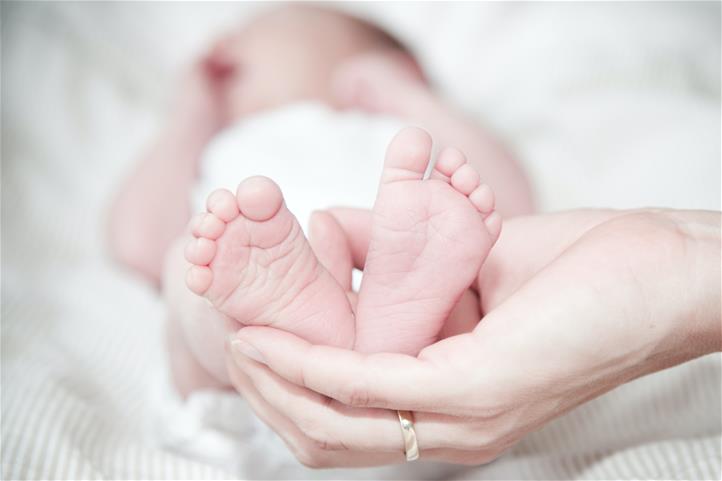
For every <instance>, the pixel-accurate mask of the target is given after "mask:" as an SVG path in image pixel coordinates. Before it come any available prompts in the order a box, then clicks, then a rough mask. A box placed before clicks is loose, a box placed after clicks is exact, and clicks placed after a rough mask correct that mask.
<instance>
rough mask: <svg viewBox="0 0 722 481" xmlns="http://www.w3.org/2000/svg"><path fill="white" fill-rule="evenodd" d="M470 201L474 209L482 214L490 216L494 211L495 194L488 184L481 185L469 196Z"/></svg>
mask: <svg viewBox="0 0 722 481" xmlns="http://www.w3.org/2000/svg"><path fill="white" fill-rule="evenodd" d="M469 200H470V201H471V203H472V204H474V207H476V208H477V210H478V211H479V212H481V213H482V214H488V213H489V212H491V211H492V210H494V203H495V200H494V192H493V191H492V190H491V187H489V186H488V185H486V184H481V185H480V186H479V187H477V188H476V189H474V190H473V191H472V192H471V194H469Z"/></svg>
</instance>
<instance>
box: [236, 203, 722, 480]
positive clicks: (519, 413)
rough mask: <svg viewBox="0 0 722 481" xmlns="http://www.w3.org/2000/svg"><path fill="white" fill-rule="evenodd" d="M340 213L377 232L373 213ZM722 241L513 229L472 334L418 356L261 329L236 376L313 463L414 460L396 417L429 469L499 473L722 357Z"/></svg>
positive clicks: (588, 219) (650, 226)
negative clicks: (529, 447) (675, 373)
mask: <svg viewBox="0 0 722 481" xmlns="http://www.w3.org/2000/svg"><path fill="white" fill-rule="evenodd" d="M339 214H340V215H339ZM334 216H335V217H336V219H337V223H338V224H339V225H341V226H345V225H351V226H354V229H355V232H357V233H359V232H361V231H362V228H361V227H360V226H362V225H363V223H364V221H363V219H362V217H363V216H364V215H363V213H362V212H351V211H349V210H343V211H339V210H337V211H336V212H334ZM366 218H368V216H366ZM366 226H367V227H369V228H370V226H369V224H368V223H366ZM543 228H546V229H547V232H548V233H549V235H548V236H542V238H539V239H537V241H536V242H533V243H530V242H525V239H528V238H529V237H530V236H534V235H537V234H538V233H539V232H540V231H541V230H542V229H543ZM361 236H362V237H363V234H361ZM505 236H506V237H505ZM365 237H366V239H368V237H369V233H368V232H367V234H366V236H365ZM349 245H351V246H353V245H356V243H351V242H349ZM719 245H720V213H719V212H703V211H671V210H653V209H644V210H639V211H626V212H625V211H572V212H562V213H557V214H551V215H544V216H535V217H525V218H517V219H511V220H510V221H509V222H507V226H506V227H505V230H504V233H503V234H502V236H501V238H500V239H499V244H498V248H496V249H494V251H493V253H492V255H491V256H490V258H489V259H488V260H487V263H486V264H485V269H486V268H487V267H488V268H493V271H494V273H495V274H494V275H495V276H496V280H497V282H496V286H497V290H498V292H497V293H493V292H492V289H493V288H492V287H491V286H488V289H489V290H488V291H486V292H485V293H488V294H489V296H488V297H489V298H493V299H495V301H493V302H490V303H489V309H490V310H489V312H488V314H487V316H486V317H485V319H484V322H482V323H480V324H479V325H478V326H477V327H476V328H475V329H474V330H473V331H472V332H469V333H466V334H463V335H459V336H456V337H454V338H451V339H446V340H444V341H441V342H438V343H436V344H434V345H432V346H429V347H427V348H425V349H424V350H423V351H422V353H421V354H420V355H419V356H418V357H417V358H412V357H409V356H403V355H394V354H382V355H378V354H362V353H358V352H350V351H346V350H340V349H334V348H329V347H325V346H312V345H309V343H308V342H306V341H304V340H302V339H299V338H297V337H294V336H292V335H289V334H288V333H284V332H281V331H278V330H273V329H266V328H258V327H251V328H248V329H241V330H240V332H239V333H238V334H237V338H236V340H233V341H232V342H231V343H230V346H229V354H230V355H229V356H228V366H229V371H230V376H231V380H232V382H233V384H234V386H235V387H236V389H238V390H239V392H241V393H242V394H243V395H244V396H245V397H246V399H248V402H249V404H250V405H251V406H253V409H254V410H255V411H256V412H257V413H258V415H259V416H260V417H261V418H262V419H264V420H265V421H266V422H267V423H268V424H269V425H270V426H272V428H273V429H274V430H275V431H276V432H277V433H278V434H279V435H280V436H281V437H282V438H283V439H284V440H285V441H286V443H287V444H288V445H289V446H290V447H291V449H292V451H293V452H294V454H295V455H296V456H297V458H298V459H299V461H301V462H302V463H303V464H306V465H308V466H312V467H316V468H330V467H351V466H375V465H382V464H390V463H397V462H403V459H404V458H403V448H402V443H401V439H400V437H399V436H398V429H399V427H398V418H397V417H396V415H395V413H394V410H396V409H404V410H412V411H413V412H414V417H415V426H416V432H417V435H418V438H419V441H420V445H421V458H422V459H426V460H429V461H433V460H436V461H442V462H453V463H464V464H481V463H487V462H489V461H491V460H492V459H494V458H496V457H498V456H499V455H500V454H502V453H503V452H504V451H506V450H507V449H509V448H510V447H511V446H513V445H514V444H515V443H516V442H517V441H519V440H520V439H522V438H523V437H524V436H526V435H527V434H529V433H530V432H532V431H535V430H537V429H539V428H541V427H542V426H544V425H545V424H547V423H548V422H549V421H550V420H552V419H554V418H556V417H558V416H560V415H562V414H564V413H565V412H567V411H569V410H571V409H573V408H574V407H576V406H578V405H580V404H583V403H585V402H587V401H589V400H591V399H593V398H595V397H597V396H599V395H601V394H603V393H605V392H607V391H609V390H612V389H614V388H616V387H617V386H619V385H621V384H624V383H626V382H629V381H633V380H634V379H636V378H638V377H640V376H643V375H645V374H649V373H652V372H656V371H659V370H662V369H665V368H668V367H670V366H674V365H677V364H681V363H683V362H686V361H688V360H690V359H694V358H696V357H698V356H701V355H705V354H708V353H712V352H719V351H720V350H721V349H722V336H720V329H719V322H720V315H721V313H720V290H719V279H720V249H719ZM360 255H362V253H360V252H351V256H352V258H354V259H357V258H358V257H359V256H360ZM540 340H545V341H546V342H539V341H540ZM430 386H432V387H433V389H429V387H430ZM422 440H423V442H422Z"/></svg>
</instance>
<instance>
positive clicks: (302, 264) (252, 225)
mask: <svg viewBox="0 0 722 481" xmlns="http://www.w3.org/2000/svg"><path fill="white" fill-rule="evenodd" d="M193 235H194V236H195V238H194V239H193V240H191V241H190V242H189V244H188V246H187V247H186V250H185V257H186V260H187V261H188V262H190V263H191V264H193V265H192V267H191V268H190V269H189V270H188V274H187V277H186V284H187V285H188V288H189V289H190V290H191V291H193V292H195V293H196V294H199V295H203V296H205V297H206V299H208V300H209V301H210V302H211V303H212V304H213V305H214V306H215V307H216V308H217V309H218V310H219V311H220V312H222V313H223V314H225V315H227V316H229V317H231V318H232V319H234V320H236V321H237V322H239V323H241V324H244V325H272V326H274V327H278V328H279V329H284V330H287V331H289V332H294V333H297V334H298V335H300V336H302V337H304V338H306V339H315V340H316V342H318V343H319V344H327V345H333V346H346V347H351V346H352V345H353V342H354V319H353V312H352V310H351V306H350V304H349V301H348V299H347V297H346V293H345V292H344V290H343V289H342V288H341V287H340V286H339V285H338V283H337V282H336V280H335V279H334V278H333V277H332V276H331V274H330V273H329V272H328V271H326V269H325V268H324V267H323V266H322V265H321V264H320V263H319V262H318V260H317V259H316V256H315V255H314V253H313V251H312V250H311V247H310V245H309V244H308V242H307V241H306V238H305V237H304V235H303V231H302V229H301V226H300V225H298V222H297V221H296V218H295V217H294V216H293V214H291V212H290V211H289V210H288V209H287V208H286V206H285V203H284V202H283V196H282V194H281V190H280V189H279V187H278V186H277V185H276V184H275V183H274V182H273V181H272V180H270V179H268V178H266V177H250V178H248V179H246V180H245V181H243V182H241V184H240V185H239V186H238V190H237V192H236V195H235V196H234V195H233V194H232V193H231V192H229V191H227V190H217V191H215V192H214V193H212V194H211V195H210V196H209V198H208V212H207V213H206V214H205V215H204V216H203V218H202V220H201V221H200V222H199V223H198V224H197V225H196V226H195V227H194V229H193Z"/></svg>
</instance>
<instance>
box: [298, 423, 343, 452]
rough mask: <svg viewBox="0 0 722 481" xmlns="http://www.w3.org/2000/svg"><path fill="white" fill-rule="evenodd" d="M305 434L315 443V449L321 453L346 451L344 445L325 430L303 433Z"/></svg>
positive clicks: (317, 429) (311, 430) (312, 430)
mask: <svg viewBox="0 0 722 481" xmlns="http://www.w3.org/2000/svg"><path fill="white" fill-rule="evenodd" d="M303 434H305V435H306V437H307V438H308V439H309V440H310V441H311V443H313V446H314V448H315V449H317V450H319V451H340V450H343V449H344V445H343V444H342V443H340V442H338V441H337V440H335V439H333V438H332V437H330V436H329V435H328V433H327V432H326V431H325V430H323V429H319V428H315V429H309V430H306V431H303Z"/></svg>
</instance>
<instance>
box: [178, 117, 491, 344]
mask: <svg viewBox="0 0 722 481" xmlns="http://www.w3.org/2000/svg"><path fill="white" fill-rule="evenodd" d="M430 152H431V138H430V137H429V135H428V134H427V133H426V132H424V131H422V130H420V129H416V128H408V129H404V130H402V131H401V132H400V133H399V134H398V135H397V136H396V137H395V138H394V140H392V142H391V144H390V145H389V148H388V153H387V158H386V163H385V166H384V170H383V173H382V181H381V185H380V187H379V196H378V199H377V202H376V205H375V207H374V220H373V226H374V228H373V230H372V237H371V242H370V248H369V254H368V256H367V263H366V272H367V276H366V277H365V278H364V282H363V284H362V287H361V292H360V295H359V301H358V312H357V323H356V332H357V336H358V338H357V339H356V342H355V345H354V334H353V332H352V329H353V326H354V316H353V312H352V310H351V306H350V304H349V299H348V298H347V297H346V291H348V286H344V285H341V284H339V283H338V282H337V278H334V276H333V275H332V274H330V273H329V272H328V271H327V270H326V269H325V268H324V267H323V266H322V265H321V263H320V262H319V261H318V260H317V258H316V256H315V255H314V253H313V251H312V249H311V248H310V246H309V244H308V243H307V241H306V239H305V238H304V237H303V234H302V231H301V228H300V226H299V225H298V223H297V221H296V219H295V218H294V217H293V215H292V214H291V213H290V212H289V211H288V210H287V209H286V207H285V205H284V202H283V197H282V194H281V191H280V189H279V188H278V186H277V185H276V184H275V183H273V181H271V180H270V179H267V178H265V177H251V178H249V179H246V180H245V181H244V182H242V183H241V184H240V185H239V187H238V191H237V193H236V195H235V196H233V194H231V193H230V192H228V191H225V190H218V191H216V192H214V193H213V194H211V195H210V197H209V198H208V204H207V205H208V212H207V213H206V214H205V215H203V217H201V218H199V219H198V220H197V221H196V222H195V223H194V225H193V227H192V232H193V235H194V236H195V238H194V239H193V240H192V241H190V242H189V243H188V245H187V247H186V249H185V257H186V260H187V261H188V262H190V263H191V264H193V266H192V267H191V268H190V269H189V270H188V274H187V279H186V283H187V285H188V287H189V289H191V290H192V291H193V292H195V293H196V294H199V295H204V296H205V297H206V298H207V299H208V300H209V301H210V302H211V303H212V304H213V305H214V306H215V307H216V308H217V309H218V310H219V311H220V312H222V313H223V314H225V315H227V316H229V317H231V318H232V319H234V320H235V321H237V322H239V323H241V324H243V325H273V326H274V327H278V328H281V329H284V330H288V331H290V332H294V333H298V334H299V335H302V336H303V337H305V338H307V339H315V340H317V341H316V342H318V343H321V344H330V345H341V346H344V345H345V346H347V347H350V346H354V347H355V348H356V349H360V350H374V351H388V352H403V353H409V354H415V353H416V352H418V351H419V350H420V349H421V348H423V347H424V346H426V345H428V344H429V343H431V342H433V341H434V340H435V339H436V338H437V336H438V335H439V332H440V331H441V329H442V327H443V324H444V321H445V320H446V319H447V318H448V317H449V314H450V313H451V311H452V309H453V308H454V306H455V305H456V303H457V301H458V300H459V299H460V297H461V296H462V295H463V294H464V292H465V291H466V289H467V288H468V287H469V285H471V284H472V283H473V282H474V280H475V279H476V276H477V274H478V272H479V269H480V267H481V264H482V263H483V260H484V258H485V257H486V253H488V251H489V249H490V248H491V246H492V245H493V243H494V241H495V240H496V238H497V237H498V235H499V230H500V227H501V224H500V218H499V216H498V214H495V213H494V212H493V205H494V199H493V194H492V193H491V190H490V189H489V188H488V187H487V186H484V185H481V184H480V180H479V175H478V174H477V173H476V171H475V170H474V169H473V168H471V167H470V166H469V165H468V164H467V163H466V159H465V158H464V156H463V154H461V153H460V152H459V151H457V150H453V149H447V150H444V151H442V152H441V153H440V155H439V159H438V162H437V164H436V167H435V170H434V172H433V174H432V177H433V178H432V179H429V180H423V179H422V177H423V174H424V171H425V169H426V166H427V164H428V162H429V160H430ZM389 226H393V228H389ZM449 246H453V249H449ZM327 264H328V265H329V266H332V268H333V266H334V262H333V261H331V262H327ZM419 292H423V293H424V295H425V296H427V297H425V298H420V297H419ZM390 299H391V303H389V300H390ZM389 306H391V309H389Z"/></svg>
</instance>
